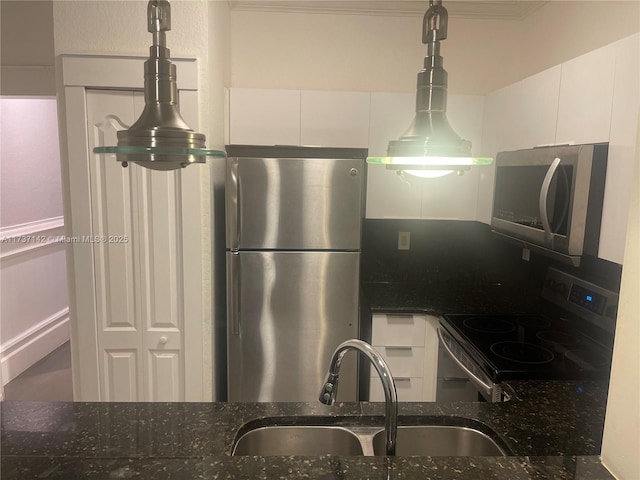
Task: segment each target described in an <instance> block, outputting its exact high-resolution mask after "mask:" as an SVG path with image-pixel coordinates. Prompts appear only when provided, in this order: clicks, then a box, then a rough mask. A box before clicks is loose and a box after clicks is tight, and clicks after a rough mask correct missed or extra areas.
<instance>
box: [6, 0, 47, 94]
mask: <svg viewBox="0 0 640 480" xmlns="http://www.w3.org/2000/svg"><path fill="white" fill-rule="evenodd" d="M0 21H1V23H2V25H1V26H0V36H1V38H0V48H1V51H0V64H1V65H2V67H1V68H2V74H1V75H0V92H1V93H2V94H3V95H55V91H56V85H55V75H54V67H53V66H54V57H53V2H52V1H51V0H48V1H28V2H25V1H3V2H0Z"/></svg>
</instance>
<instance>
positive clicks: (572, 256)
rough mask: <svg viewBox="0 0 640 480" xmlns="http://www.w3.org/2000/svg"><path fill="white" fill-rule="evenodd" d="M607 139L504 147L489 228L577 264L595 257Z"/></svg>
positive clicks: (498, 167)
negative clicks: (588, 257) (575, 143)
mask: <svg viewBox="0 0 640 480" xmlns="http://www.w3.org/2000/svg"><path fill="white" fill-rule="evenodd" d="M607 151H608V144H606V143H603V144H589V145H564V146H554V147H540V148H534V149H529V150H517V151H514V152H501V153H499V154H498V155H497V157H496V180H495V189H494V199H493V215H492V218H491V228H492V229H493V231H494V232H495V233H496V234H497V235H498V236H501V237H502V238H505V239H509V240H511V241H512V242H515V243H517V244H519V245H522V246H523V247H525V248H529V249H532V250H535V251H537V252H539V253H543V254H545V255H547V256H551V257H554V258H556V259H557V260H561V261H563V262H565V263H569V264H571V265H574V266H578V265H579V264H580V257H581V256H582V255H592V256H597V254H598V242H599V239H600V220H601V218H602V200H603V196H604V185H605V175H606V169H607Z"/></svg>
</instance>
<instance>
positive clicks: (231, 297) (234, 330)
mask: <svg viewBox="0 0 640 480" xmlns="http://www.w3.org/2000/svg"><path fill="white" fill-rule="evenodd" d="M227 276H228V278H227V285H228V286H229V287H230V288H227V305H228V312H229V330H230V333H231V335H240V285H241V281H240V254H239V253H237V252H232V253H231V255H230V262H229V269H228V270H227Z"/></svg>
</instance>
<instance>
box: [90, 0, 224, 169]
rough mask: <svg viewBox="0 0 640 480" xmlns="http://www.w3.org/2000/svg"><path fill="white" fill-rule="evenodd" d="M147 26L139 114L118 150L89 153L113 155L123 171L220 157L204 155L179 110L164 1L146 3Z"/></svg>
mask: <svg viewBox="0 0 640 480" xmlns="http://www.w3.org/2000/svg"><path fill="white" fill-rule="evenodd" d="M147 26H148V31H149V32H150V33H152V34H153V45H152V46H151V47H150V49H149V50H150V52H149V58H148V59H147V61H146V62H145V63H144V101H145V107H144V110H143V112H142V114H141V115H140V118H139V119H138V120H137V121H136V122H135V123H134V124H133V125H132V126H131V127H130V128H129V129H127V130H120V131H119V132H118V146H117V147H96V148H94V149H93V151H94V153H110V154H113V153H115V154H116V159H117V160H118V161H119V162H122V166H123V167H126V166H127V165H128V164H129V162H133V163H137V164H138V165H141V166H143V167H146V168H151V169H153V170H175V169H178V168H182V167H186V166H187V165H190V164H192V163H204V161H205V159H206V157H207V156H214V157H225V156H226V154H225V152H223V151H219V150H207V149H205V136H204V135H203V134H201V133H196V132H194V131H193V130H192V129H191V128H189V126H188V125H187V123H186V122H185V121H184V120H183V119H182V116H181V115H180V112H179V110H178V88H177V84H176V66H175V65H174V64H173V63H171V60H170V55H169V49H168V48H167V47H166V38H165V32H167V31H169V30H171V7H170V5H169V2H168V1H167V0H151V1H150V2H149V3H148V5H147Z"/></svg>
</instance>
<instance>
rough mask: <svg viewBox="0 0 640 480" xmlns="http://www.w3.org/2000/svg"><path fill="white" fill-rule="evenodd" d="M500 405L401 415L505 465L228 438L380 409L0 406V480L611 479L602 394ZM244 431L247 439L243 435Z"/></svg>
mask: <svg viewBox="0 0 640 480" xmlns="http://www.w3.org/2000/svg"><path fill="white" fill-rule="evenodd" d="M511 387H512V389H513V390H514V392H515V393H516V396H517V399H513V400H511V401H509V402H504V403H499V404H486V403H479V402H478V403H451V404H437V403H407V404H402V405H401V406H400V412H399V413H400V424H401V425H402V424H425V423H427V424H457V425H469V426H474V427H476V428H479V429H481V430H483V431H485V433H488V434H489V435H491V436H493V437H494V440H496V442H498V443H499V444H500V445H501V446H502V447H503V448H506V449H507V451H508V453H509V455H508V456H506V457H395V458H385V457H356V456H353V457H337V456H336V457H331V456H319V457H232V456H231V455H230V451H231V448H232V445H233V442H234V439H235V438H236V435H237V433H238V431H239V430H240V429H241V428H242V426H243V425H245V424H247V423H248V422H251V423H253V424H255V425H261V424H263V423H265V420H264V419H265V418H273V417H277V418H278V420H277V422H278V423H280V424H289V423H303V424H313V423H317V422H321V423H346V424H353V423H356V422H367V423H373V424H378V425H380V426H382V425H383V418H382V414H383V411H384V408H383V407H384V406H383V405H382V404H379V403H366V402H365V403H349V404H341V405H338V406H333V407H328V406H325V405H321V404H320V403H318V404H291V403H258V404H256V403H254V404H234V403H208V404H205V403H35V402H4V403H2V405H1V407H2V438H1V447H2V463H1V474H2V478H3V479H4V480H13V479H20V480H23V479H31V478H46V479H65V480H73V479H80V478H91V479H112V478H154V479H164V478H167V479H169V478H171V479H198V478H207V479H239V478H242V479H265V480H266V479H269V480H272V479H299V478H310V479H341V480H363V479H398V480H400V479H427V478H431V479H445V478H446V479H451V478H457V479H465V478H469V479H478V478H482V479H485V478H493V479H505V480H507V479H508V480H514V479H590V480H593V479H611V478H613V477H612V476H610V475H609V473H608V472H607V470H606V469H605V468H604V467H603V466H602V465H601V464H600V461H599V458H598V454H599V452H600V444H601V439H602V429H603V425H604V416H605V406H606V394H607V385H606V384H604V383H599V382H582V383H578V382H533V381H526V382H513V383H511ZM245 429H246V427H245Z"/></svg>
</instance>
